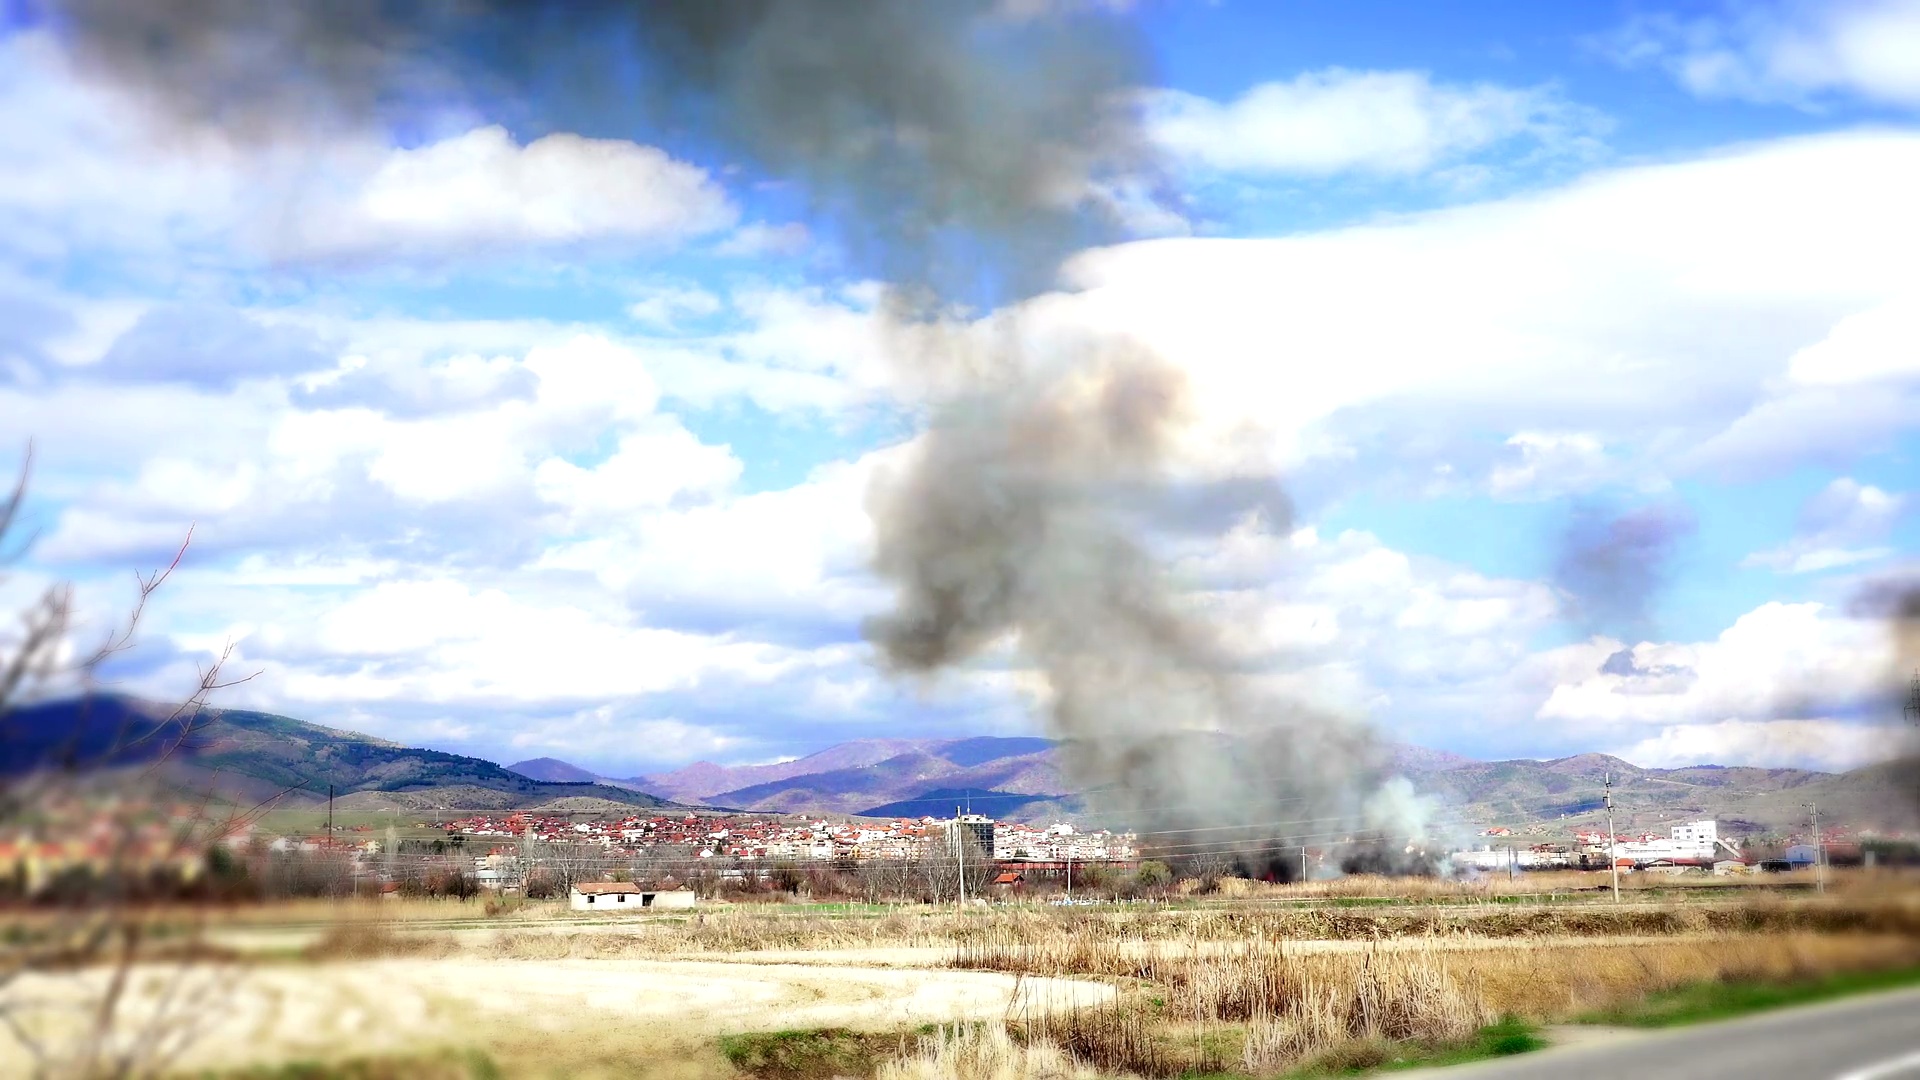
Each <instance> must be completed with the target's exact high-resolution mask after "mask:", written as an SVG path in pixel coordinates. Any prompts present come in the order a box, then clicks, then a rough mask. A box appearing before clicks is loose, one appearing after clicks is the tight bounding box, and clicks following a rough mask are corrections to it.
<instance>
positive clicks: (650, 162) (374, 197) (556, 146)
mask: <svg viewBox="0 0 1920 1080" xmlns="http://www.w3.org/2000/svg"><path fill="white" fill-rule="evenodd" d="M736 213H737V212H736V211H735V210H734V208H733V205H732V204H731V203H730V202H729V201H728V199H727V197H726V195H725V193H724V192H722V191H721V190H720V189H719V188H718V187H717V186H715V185H714V184H713V183H712V182H711V181H710V179H709V178H708V176H707V174H706V172H705V170H702V169H700V168H697V167H695V166H692V165H688V164H686V163H685V162H680V161H675V160H674V159H673V158H671V157H669V156H668V155H667V154H666V153H665V152H664V151H661V150H658V149H655V148H654V147H650V146H640V145H637V144H635V143H631V142H625V141H620V140H612V139H588V138H583V137H581V136H578V135H570V134H556V135H547V136H544V137H542V138H539V139H536V140H534V141H533V142H531V143H528V144H527V145H525V146H520V145H517V144H516V143H515V142H514V141H513V138H512V136H510V135H508V134H507V132H506V129H504V128H500V127H483V128H476V129H474V130H472V131H469V132H467V133H465V134H463V135H458V136H455V137H453V138H449V139H445V140H442V141H440V142H437V143H432V144H430V145H427V146H423V147H420V148H418V149H412V150H392V151H389V152H388V154H387V156H386V159H385V160H384V161H382V162H381V163H380V164H379V166H378V167H377V168H376V169H375V170H374V171H373V172H372V174H371V175H369V176H367V177H365V178H364V179H362V180H359V181H358V182H357V184H356V185H355V188H354V190H352V191H351V193H350V194H348V195H347V196H346V197H345V198H342V199H337V200H336V199H335V198H333V197H332V196H330V195H329V196H320V197H318V198H317V199H316V201H314V202H313V203H311V204H308V205H302V206H300V207H298V208H297V209H296V211H295V212H294V215H293V216H292V217H291V219H290V223H289V226H288V228H289V233H288V235H286V236H285V237H284V238H283V239H282V240H281V241H280V243H281V244H282V245H283V249H284V250H289V251H291V252H294V253H299V254H311V255H322V256H330V255H353V254H378V255H393V254H401V253H410V252H458V251H465V250H472V249H479V248H497V247H504V246H519V245H529V244H534V245H537V244H572V243H580V242H588V241H596V240H609V239H615V240H629V241H634V240H637V241H653V242H659V241H670V240H678V239H682V238H685V237H689V236H698V235H701V234H703V233H710V232H715V231H718V230H720V229H724V228H727V227H728V226H730V225H731V224H733V221H734V219H735V217H736Z"/></svg>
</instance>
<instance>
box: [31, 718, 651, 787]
mask: <svg viewBox="0 0 1920 1080" xmlns="http://www.w3.org/2000/svg"><path fill="white" fill-rule="evenodd" d="M171 713H172V710H171V709H170V708H169V707H167V706H161V705H154V704H152V703H149V702H143V701H139V700H137V699H134V698H127V697H118V696H107V695H102V696H96V697H93V698H89V699H70V700H64V701H52V702H45V703H40V704H36V705H31V706H27V707H24V708H18V709H14V710H12V711H11V712H8V713H6V714H4V715H0V736H3V737H0V776H17V775H21V774H24V773H28V772H31V771H33V770H35V769H43V768H49V767H53V768H76V769H88V770H98V771H108V770H115V769H123V768H128V767H135V766H144V765H159V766H160V767H161V769H162V771H163V772H164V774H165V776H166V777H167V778H168V779H170V780H173V781H174V782H175V783H177V784H179V785H180V786H182V787H184V788H187V789H188V790H192V791H205V790H212V791H215V792H217V793H219V794H221V795H223V796H225V797H227V798H232V799H246V800H262V799H270V798H277V799H279V800H280V802H281V805H301V804H307V803H315V802H318V801H321V800H324V799H326V798H327V795H328V791H329V789H330V788H331V790H332V791H333V793H334V794H336V795H338V796H341V798H339V799H338V800H337V805H338V807H339V808H341V809H345V810H354V809H363V810H378V809H394V810H424V809H473V810H494V809H509V808H513V807H521V806H538V805H542V804H546V803H551V802H554V801H556V800H561V799H567V800H580V799H587V800H593V801H595V802H596V803H606V804H619V805H621V806H633V807H655V806H671V805H673V804H672V803H671V802H670V801H669V800H666V799H661V798H659V797H657V796H654V795H651V794H648V793H646V792H643V791H637V790H634V789H632V788H629V787H616V786H612V785H607V784H600V783H595V782H592V781H585V782H574V783H565V782H551V781H542V780H537V779H534V778H531V777H528V776H524V775H521V774H520V773H516V772H512V771H510V770H507V769H503V768H501V767H500V766H499V765H497V764H495V763H494V762H491V761H487V760H484V759H482V758H475V757H466V756H463V755H460V754H449V753H445V752H442V751H439V750H426V749H419V748H416V747H407V746H401V745H399V744H398V743H393V742H389V741H387V740H385V739H377V738H374V737H372V736H370V735H362V734H360V733H358V732H353V731H342V730H339V729H337V728H330V727H322V726H320V725H319V724H309V723H307V722H305V721H303V720H295V719H293V718H292V717H287V716H276V715H274V714H272V713H263V712H253V711H249V710H246V709H204V710H202V711H201V712H200V713H199V715H198V717H197V718H196V719H195V720H194V722H193V724H192V726H191V731H190V732H188V733H187V734H186V736H185V737H184V738H182V737H181V735H180V726H179V725H178V724H170V723H169V722H168V720H169V717H170V716H171Z"/></svg>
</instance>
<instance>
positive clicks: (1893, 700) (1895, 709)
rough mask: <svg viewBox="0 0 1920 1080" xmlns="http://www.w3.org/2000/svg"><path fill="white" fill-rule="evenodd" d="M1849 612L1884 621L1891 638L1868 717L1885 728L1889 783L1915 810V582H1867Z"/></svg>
mask: <svg viewBox="0 0 1920 1080" xmlns="http://www.w3.org/2000/svg"><path fill="white" fill-rule="evenodd" d="M1850 612H1851V614H1853V615H1854V616H1855V617H1857V618H1868V619H1879V620H1882V621H1884V623H1885V625H1886V628H1887V633H1888V635H1889V637H1890V639H1891V640H1890V642H1889V644H1890V645H1891V648H1890V649H1889V662H1888V666H1887V670H1886V671H1885V672H1884V673H1882V676H1881V679H1880V682H1879V688H1878V691H1877V692H1876V693H1875V694H1874V695H1873V697H1872V699H1871V700H1870V701H1869V702H1868V706H1867V708H1868V712H1869V715H1870V716H1872V717H1874V718H1875V719H1877V720H1879V721H1881V722H1882V723H1884V724H1885V725H1886V732H1887V746H1886V751H1887V756H1888V757H1890V758H1892V759H1893V760H1892V762H1891V763H1890V764H1889V766H1888V768H1889V769H1890V770H1891V773H1890V775H1891V779H1892V781H1893V785H1894V787H1895V789H1896V790H1897V791H1899V792H1900V794H1902V795H1904V796H1905V797H1906V799H1907V805H1908V806H1909V807H1910V808H1913V809H1914V810H1916V811H1920V716H1916V714H1915V712H1914V711H1913V710H1914V707H1915V706H1916V705H1920V578H1916V577H1913V576H1911V575H1910V574H1909V575H1896V576H1889V577H1883V578H1879V579H1877V580H1871V581H1868V582H1867V583H1866V584H1864V585H1863V586H1861V587H1860V589H1859V591H1858V592H1856V593H1855V595H1854V597H1853V601H1852V604H1851V605H1850Z"/></svg>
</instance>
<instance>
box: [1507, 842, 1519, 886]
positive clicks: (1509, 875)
mask: <svg viewBox="0 0 1920 1080" xmlns="http://www.w3.org/2000/svg"><path fill="white" fill-rule="evenodd" d="M1517 875H1518V871H1516V870H1515V869H1514V867H1513V845H1512V844H1508V845H1507V880H1508V881H1513V880H1515V879H1516V877H1517Z"/></svg>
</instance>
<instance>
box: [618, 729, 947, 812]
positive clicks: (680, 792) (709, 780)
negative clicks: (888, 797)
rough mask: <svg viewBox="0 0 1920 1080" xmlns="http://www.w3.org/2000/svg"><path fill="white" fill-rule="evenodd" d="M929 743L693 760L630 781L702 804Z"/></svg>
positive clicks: (859, 742) (873, 743) (867, 743)
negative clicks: (741, 760)
mask: <svg viewBox="0 0 1920 1080" xmlns="http://www.w3.org/2000/svg"><path fill="white" fill-rule="evenodd" d="M933 741H938V740H926V739H854V740H852V741H851V742H843V743H836V744H835V745H833V746H829V747H827V748H826V749H825V750H821V751H819V752H818V753H813V754H808V755H807V756H806V757H803V758H796V759H794V760H792V761H781V762H775V763H772V764H768V765H715V764H714V763H712V762H710V761H696V762H694V763H693V764H691V765H688V766H686V767H685V768H680V769H675V770H674V771H672V772H669V773H660V774H658V775H656V776H636V777H634V778H633V782H634V783H637V784H639V785H641V786H642V787H645V788H647V790H649V791H657V792H659V793H660V794H662V795H665V796H666V797H667V798H670V799H680V800H683V801H705V800H706V799H707V798H708V797H709V796H713V795H718V794H719V793H720V792H723V791H736V790H739V789H740V788H745V787H752V786H754V785H756V784H766V783H773V782H775V781H779V780H785V779H788V778H789V777H794V776H805V775H808V774H810V773H819V772H831V771H833V770H835V769H853V768H859V767H860V766H862V765H873V764H877V763H879V762H882V761H885V760H886V759H888V758H890V757H893V756H894V755H896V754H901V753H904V752H906V751H908V750H913V749H919V748H923V747H924V746H926V745H928V744H929V743H930V742H933Z"/></svg>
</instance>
